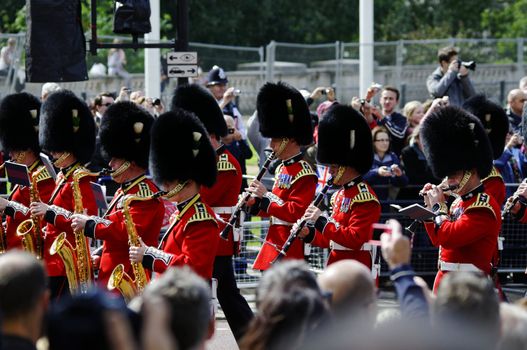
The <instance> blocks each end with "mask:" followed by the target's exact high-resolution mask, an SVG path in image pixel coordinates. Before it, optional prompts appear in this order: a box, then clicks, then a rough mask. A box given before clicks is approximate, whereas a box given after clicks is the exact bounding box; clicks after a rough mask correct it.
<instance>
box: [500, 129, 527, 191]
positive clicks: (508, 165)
mask: <svg viewBox="0 0 527 350" xmlns="http://www.w3.org/2000/svg"><path fill="white" fill-rule="evenodd" d="M522 145H523V137H522V136H521V135H519V134H513V133H512V132H509V134H508V135H507V138H506V145H505V150H504V151H503V153H502V154H501V157H499V158H498V159H496V160H495V161H494V165H495V166H496V168H498V170H499V172H500V174H501V176H502V177H503V181H504V182H505V183H506V184H507V183H520V182H521V181H522V180H523V179H524V178H525V177H526V176H527V158H526V157H525V155H524V154H523V152H522V151H521V147H522ZM513 192H514V189H512V188H510V187H509V188H507V195H506V198H508V197H510V196H511V195H512V194H513Z"/></svg>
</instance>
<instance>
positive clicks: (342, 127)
mask: <svg viewBox="0 0 527 350" xmlns="http://www.w3.org/2000/svg"><path fill="white" fill-rule="evenodd" d="M317 161H318V162H319V163H323V164H338V165H342V166H349V167H352V168H354V169H355V170H357V171H358V172H359V173H361V174H365V173H366V172H368V170H370V168H371V166H372V164H373V142H372V136H371V131H370V127H369V126H368V123H367V122H366V120H365V119H364V117H363V116H362V115H360V113H359V112H357V111H356V110H355V109H353V108H351V107H349V106H345V105H340V104H334V105H333V106H331V107H330V108H329V109H328V110H327V112H326V113H325V115H324V118H323V119H322V120H321V121H320V124H319V125H318V151H317Z"/></svg>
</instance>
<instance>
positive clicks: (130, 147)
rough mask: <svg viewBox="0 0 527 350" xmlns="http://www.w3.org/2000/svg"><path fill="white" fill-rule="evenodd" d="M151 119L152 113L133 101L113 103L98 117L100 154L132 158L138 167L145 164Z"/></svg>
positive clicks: (109, 156)
mask: <svg viewBox="0 0 527 350" xmlns="http://www.w3.org/2000/svg"><path fill="white" fill-rule="evenodd" d="M153 123H154V117H153V116H152V115H151V114H150V113H148V112H147V111H146V110H145V109H144V108H141V107H140V106H138V105H136V104H135V103H133V102H117V103H114V104H113V105H111V106H110V107H108V109H107V110H106V112H105V113H104V116H103V118H102V119H101V126H100V129H99V137H100V139H101V151H102V152H103V155H104V156H105V157H107V158H112V157H115V158H122V159H126V160H128V161H134V162H135V163H136V164H137V165H138V166H140V167H141V168H144V169H146V168H148V151H149V149H150V128H151V127H152V124H153Z"/></svg>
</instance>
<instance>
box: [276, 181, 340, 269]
mask: <svg viewBox="0 0 527 350" xmlns="http://www.w3.org/2000/svg"><path fill="white" fill-rule="evenodd" d="M332 185H333V179H332V178H331V179H329V180H328V182H327V183H326V185H324V187H322V190H321V191H320V192H319V193H318V194H317V196H316V197H315V199H314V200H313V203H311V204H312V205H314V206H315V207H318V206H319V205H320V204H322V201H323V200H324V197H325V196H326V193H327V192H328V190H329V188H330V187H331V186H332ZM306 224H307V220H302V221H300V222H299V223H298V225H297V226H296V228H295V229H293V230H291V232H290V233H289V237H287V240H286V241H285V243H284V245H283V246H282V249H281V250H280V252H278V255H277V256H276V258H275V259H274V260H273V261H272V262H271V264H274V263H276V262H278V261H280V260H282V259H283V257H284V256H286V255H287V252H288V251H289V248H291V245H292V244H293V242H294V241H295V239H296V238H297V237H298V235H299V234H300V231H302V229H303V228H304V227H305V226H306Z"/></svg>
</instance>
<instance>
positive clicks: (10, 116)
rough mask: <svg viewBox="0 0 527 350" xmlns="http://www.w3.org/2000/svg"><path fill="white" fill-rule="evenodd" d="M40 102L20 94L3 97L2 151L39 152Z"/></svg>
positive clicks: (0, 115)
mask: <svg viewBox="0 0 527 350" xmlns="http://www.w3.org/2000/svg"><path fill="white" fill-rule="evenodd" d="M39 119H40V101H39V100H38V98H36V97H35V96H33V95H30V94H27V93H25V92H21V93H18V94H12V95H8V96H6V97H4V99H3V100H2V102H1V103H0V142H1V143H2V147H3V149H4V151H5V152H6V153H7V152H10V151H25V150H27V149H31V150H32V151H33V152H35V153H37V154H38V153H39V152H40V147H39V145H38V124H39Z"/></svg>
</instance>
